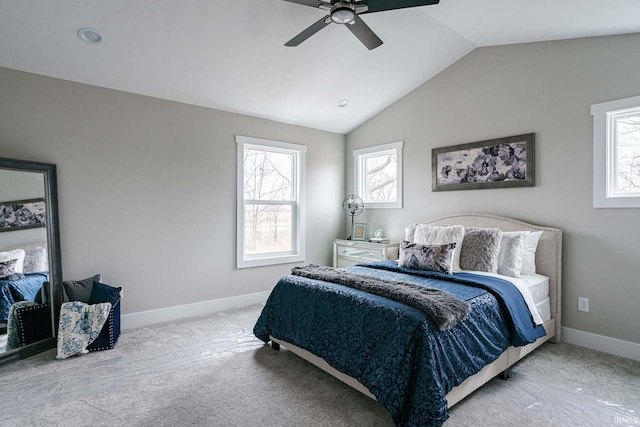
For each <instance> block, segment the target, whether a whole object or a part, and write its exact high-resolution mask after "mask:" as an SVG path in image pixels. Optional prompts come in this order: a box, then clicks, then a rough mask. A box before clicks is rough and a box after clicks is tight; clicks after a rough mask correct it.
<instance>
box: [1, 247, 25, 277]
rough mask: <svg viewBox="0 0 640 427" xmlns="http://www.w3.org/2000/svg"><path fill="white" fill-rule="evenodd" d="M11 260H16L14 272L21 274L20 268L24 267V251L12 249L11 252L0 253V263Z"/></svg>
mask: <svg viewBox="0 0 640 427" xmlns="http://www.w3.org/2000/svg"><path fill="white" fill-rule="evenodd" d="M12 259H17V260H18V262H17V263H16V270H15V272H16V273H22V267H23V265H24V250H23V249H14V250H12V251H6V252H0V262H5V261H10V260H12Z"/></svg>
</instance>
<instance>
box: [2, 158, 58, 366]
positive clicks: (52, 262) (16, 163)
mask: <svg viewBox="0 0 640 427" xmlns="http://www.w3.org/2000/svg"><path fill="white" fill-rule="evenodd" d="M0 169H9V170H16V171H21V172H39V173H42V174H43V175H44V195H45V197H44V198H45V201H46V202H47V212H46V225H47V227H46V229H47V250H48V252H49V253H48V256H49V283H50V284H51V299H52V301H51V304H50V309H51V320H52V323H51V325H52V330H51V337H49V338H46V339H44V340H42V341H38V342H36V343H33V344H29V345H26V346H23V347H20V348H17V349H14V350H8V351H5V352H4V353H0V366H1V365H4V364H6V363H10V362H13V361H16V360H19V359H24V358H25V357H29V356H32V355H34V354H36V353H40V352H42V351H45V350H48V349H50V348H55V346H56V334H57V329H58V328H57V325H58V317H59V313H60V305H61V304H62V253H61V251H60V226H59V222H58V186H57V175H56V165H55V164H52V163H41V162H30V161H26V160H17V159H7V158H4V157H0Z"/></svg>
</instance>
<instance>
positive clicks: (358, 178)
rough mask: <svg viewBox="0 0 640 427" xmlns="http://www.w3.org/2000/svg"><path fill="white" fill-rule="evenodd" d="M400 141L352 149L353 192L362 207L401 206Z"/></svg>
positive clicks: (401, 143)
mask: <svg viewBox="0 0 640 427" xmlns="http://www.w3.org/2000/svg"><path fill="white" fill-rule="evenodd" d="M402 147H403V142H402V141H399V142H393V143H391V144H384V145H377V146H375V147H368V148H362V149H359V150H353V160H354V171H355V172H354V173H355V177H354V185H355V193H356V194H357V195H358V196H360V197H361V198H362V200H363V201H364V205H365V207H366V208H401V207H402Z"/></svg>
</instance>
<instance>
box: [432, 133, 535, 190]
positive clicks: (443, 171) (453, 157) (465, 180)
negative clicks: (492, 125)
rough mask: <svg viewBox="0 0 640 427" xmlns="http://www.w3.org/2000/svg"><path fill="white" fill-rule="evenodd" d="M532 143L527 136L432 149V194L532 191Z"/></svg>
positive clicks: (533, 135)
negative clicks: (521, 189)
mask: <svg viewBox="0 0 640 427" xmlns="http://www.w3.org/2000/svg"><path fill="white" fill-rule="evenodd" d="M534 143H535V134H533V133H528V134H525V135H516V136H507V137H504V138H497V139H490V140H486V141H479V142H470V143H467V144H460V145H453V146H450V147H442V148H434V149H433V150H432V151H431V174H432V175H431V185H432V191H449V190H475V189H481V188H507V187H533V186H534V185H535V180H534V177H535V166H534V158H535V157H534V155H535V151H534Z"/></svg>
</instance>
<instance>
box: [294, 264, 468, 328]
mask: <svg viewBox="0 0 640 427" xmlns="http://www.w3.org/2000/svg"><path fill="white" fill-rule="evenodd" d="M291 274H293V275H296V276H302V277H306V278H309V279H315V280H324V281H325V282H331V283H338V284H340V285H344V286H348V287H350V288H354V289H358V290H361V291H365V292H369V293H370V294H374V295H379V296H382V297H385V298H389V299H392V300H395V301H398V302H401V303H404V304H407V305H410V306H412V307H414V308H417V309H419V310H422V311H423V312H425V313H427V314H428V315H429V317H431V319H433V321H434V322H435V324H436V325H437V326H438V329H440V330H441V331H445V330H447V329H450V328H452V327H453V326H454V325H455V324H456V323H457V322H458V321H460V320H464V318H465V317H467V315H468V314H469V311H470V310H471V306H470V305H469V303H467V302H466V301H462V300H461V299H459V298H457V297H455V296H454V295H452V294H450V293H448V292H445V291H441V290H440V289H435V288H430V287H428V286H422V285H417V284H415V283H410V282H402V281H395V280H388V279H381V278H377V277H372V276H366V275H364V274H357V273H351V272H349V271H345V270H342V269H337V268H333V267H324V266H320V265H315V264H309V265H305V266H302V267H294V268H293V269H292V270H291Z"/></svg>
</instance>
